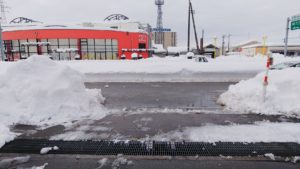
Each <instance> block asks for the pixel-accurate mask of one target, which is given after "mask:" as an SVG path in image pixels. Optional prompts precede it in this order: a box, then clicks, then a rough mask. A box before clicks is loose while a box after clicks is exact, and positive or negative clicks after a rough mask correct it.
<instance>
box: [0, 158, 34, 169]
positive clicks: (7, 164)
mask: <svg viewBox="0 0 300 169" xmlns="http://www.w3.org/2000/svg"><path fill="white" fill-rule="evenodd" d="M30 159H31V157H30V156H24V157H15V158H11V159H4V160H1V161H0V168H1V169H4V168H11V167H12V166H16V165H19V164H24V163H27V162H28V161H29V160H30Z"/></svg>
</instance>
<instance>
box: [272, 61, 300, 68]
mask: <svg viewBox="0 0 300 169" xmlns="http://www.w3.org/2000/svg"><path fill="white" fill-rule="evenodd" d="M297 67H298V68H300V61H298V62H284V63H279V64H276V65H274V66H272V67H271V70H282V69H287V68H297Z"/></svg>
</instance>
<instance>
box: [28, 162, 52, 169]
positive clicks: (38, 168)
mask: <svg viewBox="0 0 300 169" xmlns="http://www.w3.org/2000/svg"><path fill="white" fill-rule="evenodd" d="M47 166H48V163H45V164H44V165H42V166H39V167H36V166H34V167H31V168H28V169H45V168H46V167H47Z"/></svg>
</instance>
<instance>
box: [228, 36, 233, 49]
mask: <svg viewBox="0 0 300 169" xmlns="http://www.w3.org/2000/svg"><path fill="white" fill-rule="evenodd" d="M231 36H232V35H231V34H228V52H230V38H231Z"/></svg>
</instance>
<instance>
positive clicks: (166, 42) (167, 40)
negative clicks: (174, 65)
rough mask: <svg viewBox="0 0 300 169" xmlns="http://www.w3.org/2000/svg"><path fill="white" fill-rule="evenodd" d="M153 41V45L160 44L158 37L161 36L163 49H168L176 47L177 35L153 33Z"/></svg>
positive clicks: (172, 33)
mask: <svg viewBox="0 0 300 169" xmlns="http://www.w3.org/2000/svg"><path fill="white" fill-rule="evenodd" d="M152 35H153V39H154V43H155V44H161V42H160V38H159V36H160V35H161V36H162V42H163V43H162V44H163V47H164V48H165V49H167V48H168V47H175V46H177V33H176V32H153V34H152Z"/></svg>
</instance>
